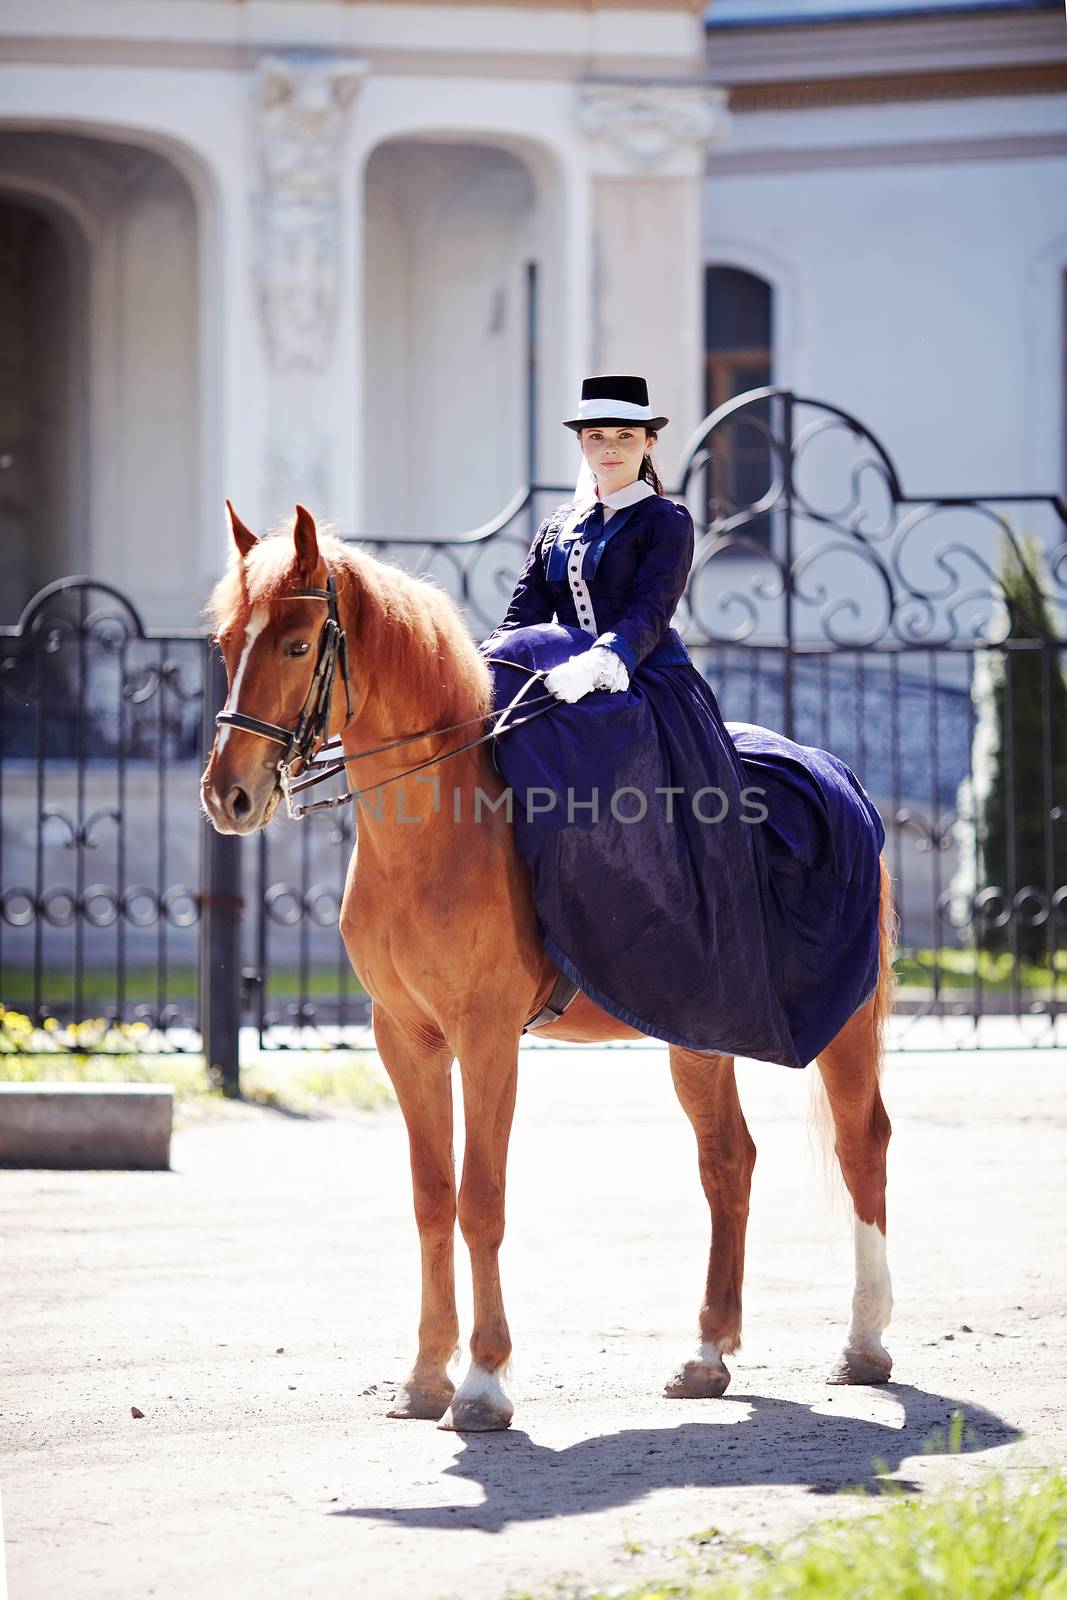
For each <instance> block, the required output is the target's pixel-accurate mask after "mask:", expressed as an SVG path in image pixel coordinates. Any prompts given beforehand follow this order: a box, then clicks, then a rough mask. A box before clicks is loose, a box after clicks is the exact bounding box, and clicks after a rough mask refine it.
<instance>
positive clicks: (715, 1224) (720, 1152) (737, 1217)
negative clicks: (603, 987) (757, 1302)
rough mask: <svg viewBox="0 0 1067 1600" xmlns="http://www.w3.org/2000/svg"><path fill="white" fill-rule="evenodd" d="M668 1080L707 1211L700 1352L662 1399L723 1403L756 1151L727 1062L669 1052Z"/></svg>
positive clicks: (737, 1337)
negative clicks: (692, 1138)
mask: <svg viewBox="0 0 1067 1600" xmlns="http://www.w3.org/2000/svg"><path fill="white" fill-rule="evenodd" d="M670 1052H671V1076H672V1077H673V1079H674V1087H675V1090H676V1092H677V1095H678V1098H679V1100H680V1101H681V1103H682V1108H683V1110H684V1111H685V1114H686V1116H687V1117H688V1118H689V1120H690V1122H691V1123H692V1124H693V1132H694V1133H695V1134H696V1141H697V1153H698V1156H699V1159H700V1181H701V1183H702V1184H703V1186H704V1193H705V1194H706V1195H707V1199H708V1205H709V1207H710V1208H711V1253H710V1256H709V1258H708V1280H707V1287H706V1289H705V1291H704V1302H703V1304H702V1306H701V1308H700V1347H699V1349H698V1351H697V1353H696V1355H695V1356H694V1357H693V1359H692V1360H691V1361H687V1362H685V1364H684V1365H683V1366H682V1367H681V1368H680V1369H679V1371H678V1372H677V1373H676V1374H675V1376H674V1377H673V1378H672V1379H671V1381H670V1382H669V1383H668V1384H667V1386H666V1388H665V1390H664V1393H665V1394H666V1395H667V1396H668V1397H669V1398H670V1399H672V1400H701V1399H706V1398H714V1397H716V1396H718V1395H721V1394H722V1393H723V1392H724V1391H725V1389H726V1386H727V1384H728V1383H729V1382H730V1372H729V1369H728V1368H727V1366H726V1363H725V1362H724V1360H723V1356H724V1355H729V1354H731V1353H732V1352H733V1351H734V1350H736V1349H737V1348H738V1346H739V1345H740V1342H741V1283H742V1279H743V1277H744V1271H745V1230H746V1228H747V1226H748V1198H749V1192H750V1190H751V1187H752V1169H753V1167H754V1166H755V1164H756V1147H755V1145H754V1144H753V1142H752V1138H751V1135H750V1134H749V1131H748V1127H747V1125H746V1123H745V1117H744V1113H743V1111H742V1110H741V1102H740V1100H739V1099H738V1097H737V1083H736V1081H735V1079H734V1061H733V1057H732V1056H709V1055H700V1054H698V1053H697V1052H696V1051H693V1050H682V1049H680V1048H679V1047H677V1046H676V1045H671V1047H670Z"/></svg>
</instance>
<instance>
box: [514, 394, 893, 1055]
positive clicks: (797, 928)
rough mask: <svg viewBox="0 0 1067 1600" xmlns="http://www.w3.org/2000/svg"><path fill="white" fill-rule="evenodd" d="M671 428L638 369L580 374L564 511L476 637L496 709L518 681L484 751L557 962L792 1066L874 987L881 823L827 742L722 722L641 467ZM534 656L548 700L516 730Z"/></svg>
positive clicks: (688, 528) (688, 1041) (684, 575)
mask: <svg viewBox="0 0 1067 1600" xmlns="http://www.w3.org/2000/svg"><path fill="white" fill-rule="evenodd" d="M666 424H667V418H666V417H662V416H654V415H653V414H652V409H651V407H650V405H649V401H648V389H647V385H646V383H645V381H644V379H643V378H638V377H594V378H587V379H586V380H585V382H584V384H583V385H582V398H581V403H580V405H579V408H578V413H577V415H576V416H574V417H571V418H568V419H566V421H565V424H564V425H565V426H566V427H568V428H571V429H572V430H573V431H574V432H575V433H576V434H577V435H578V440H579V444H580V446H581V451H582V456H583V470H582V475H581V476H580V478H579V485H578V489H577V491H576V494H575V503H574V504H573V505H572V506H563V507H559V508H557V510H555V511H554V512H553V513H552V514H551V515H550V516H549V517H547V518H546V519H545V521H544V522H543V523H542V524H541V526H540V527H539V528H538V530H537V533H536V535H535V537H534V540H533V543H532V545H531V547H530V552H529V555H528V556H527V559H526V562H525V564H524V566H523V569H522V571H521V573H520V575H519V579H518V582H517V584H516V586H515V591H514V594H513V595H512V598H511V603H510V605H509V606H508V609H507V612H506V613H505V615H504V618H503V620H502V621H501V623H500V625H499V627H498V628H497V629H496V630H495V631H494V632H493V633H492V634H491V635H490V636H489V638H488V639H487V640H485V642H484V644H483V645H482V650H483V652H484V654H485V655H486V656H487V657H488V658H489V659H490V661H491V662H492V663H493V664H494V671H495V684H496V690H495V704H496V705H497V706H498V707H504V706H506V705H508V704H509V702H510V701H511V700H512V698H513V696H514V695H515V694H516V693H517V692H518V691H519V690H520V689H521V688H522V686H523V684H524V683H526V684H527V692H526V694H525V695H524V697H523V700H522V701H520V705H519V708H518V710H517V711H516V712H515V713H514V715H513V716H512V718H511V719H509V720H510V721H512V722H514V723H515V726H514V727H511V728H507V727H505V728H502V730H501V731H500V732H499V735H498V738H497V739H496V741H495V744H494V753H495V759H496V763H497V767H498V769H499V771H500V772H501V774H502V775H503V777H504V779H505V781H506V782H507V784H508V785H509V787H510V788H511V790H512V791H513V795H514V805H513V818H514V822H515V829H516V836H517V842H518V848H519V851H520V853H521V854H522V856H523V858H524V860H525V861H526V862H527V864H528V866H529V868H530V871H531V874H532V878H533V893H534V903H535V906H536V908H537V913H538V917H539V919H540V923H541V932H542V937H543V939H544V943H545V948H546V950H547V951H548V953H549V955H550V956H551V957H552V959H553V961H555V962H556V964H557V966H558V967H559V968H560V970H561V971H562V972H564V973H565V974H566V975H567V976H568V977H569V978H570V979H571V980H572V982H574V983H576V984H577V985H578V986H579V987H580V988H582V989H584V990H585V991H586V993H588V994H589V995H590V997H591V998H592V999H593V1000H594V1001H596V1003H597V1004H598V1005H600V1006H602V1007H603V1009H605V1010H606V1011H608V1012H609V1013H610V1014H611V1015H613V1016H617V1017H619V1018H620V1020H622V1021H624V1022H627V1023H629V1024H630V1026H632V1027H635V1028H638V1029H640V1030H641V1031H642V1032H644V1033H648V1034H651V1035H652V1036H653V1037H657V1038H661V1039H666V1040H668V1041H669V1042H671V1043H676V1044H680V1045H683V1046H686V1047H688V1048H690V1049H696V1050H707V1051H713V1052H719V1053H722V1054H738V1055H747V1056H756V1057H758V1058H761V1059H764V1060H769V1061H778V1062H781V1063H783V1064H784V1065H789V1066H800V1065H803V1064H805V1063H806V1062H807V1061H810V1060H811V1059H813V1057H814V1055H815V1054H816V1053H817V1049H818V1048H819V1047H821V1045H822V1044H823V1043H825V1042H827V1041H828V1040H829V1039H830V1038H832V1037H833V1035H834V1033H835V1032H836V1031H837V1030H838V1029H839V1028H840V1027H841V1026H843V1024H844V1022H845V1021H846V1020H847V1018H848V1017H849V1016H851V1014H852V1012H853V1011H854V1010H855V1009H856V1008H857V1006H858V1005H859V1004H861V1003H862V1001H863V1000H864V999H865V998H866V996H867V994H868V993H869V992H870V990H871V989H872V988H873V986H874V982H875V979H876V976H877V963H878V948H877V914H876V913H877V904H878V888H879V866H878V855H879V851H880V849H881V845H882V842H883V840H884V832H883V831H882V825H881V821H880V819H879V818H878V814H877V812H876V811H875V809H874V807H873V805H872V804H871V802H870V801H869V800H868V799H867V796H866V795H865V794H864V793H863V790H862V789H861V788H860V786H859V784H858V783H857V782H856V780H855V778H854V777H853V775H852V774H851V772H850V771H849V769H848V768H847V767H845V766H844V764H843V763H842V762H839V761H837V759H836V758H835V757H834V756H831V755H828V754H827V753H826V752H824V751H813V750H808V749H803V748H802V747H801V746H798V745H795V744H793V743H792V741H791V740H788V739H784V738H782V737H781V736H779V735H777V734H774V733H771V732H769V731H768V730H766V729H762V728H760V729H757V728H752V727H749V726H748V725H746V724H734V725H732V730H731V731H728V730H727V727H726V724H725V723H724V722H723V719H722V715H721V712H720V711H719V707H718V704H717V702H716V699H715V696H714V695H713V693H712V691H711V689H710V688H709V687H708V685H707V683H706V682H705V680H704V678H703V676H702V675H701V673H700V672H699V671H698V670H697V668H696V667H695V666H694V664H693V662H692V659H691V658H690V656H689V652H688V651H687V650H686V647H685V645H684V643H683V642H682V639H681V636H680V635H679V634H678V633H677V631H676V630H675V629H674V628H673V627H672V626H671V618H672V616H673V614H674V611H675V607H676V606H677V604H678V602H679V600H680V599H681V597H682V594H683V593H684V590H685V586H686V582H687V579H688V577H689V571H690V567H691V564H692V560H693V551H694V532H693V521H692V518H691V517H690V515H689V512H688V511H687V510H686V509H685V507H684V506H679V505H676V504H675V503H674V502H672V501H670V500H668V499H666V498H665V497H664V495H663V493H662V488H661V485H660V482H659V479H658V477H657V475H656V471H655V468H654V466H653V464H652V459H651V450H652V446H653V444H654V443H655V440H656V437H657V434H658V432H659V430H660V429H661V428H663V427H665V426H666ZM553 616H555V618H556V619H557V620H556V621H555V622H553V620H552V619H553ZM531 670H533V671H537V672H547V676H546V677H545V679H544V688H545V689H547V690H548V691H550V692H551V694H552V695H554V696H555V697H556V703H555V704H554V705H553V707H552V709H551V711H550V712H549V713H548V714H547V715H539V716H530V717H529V718H528V719H527V720H525V721H523V722H521V723H519V720H518V719H519V717H520V716H521V715H522V706H523V703H524V701H531V700H532V699H533V697H534V695H536V694H537V693H538V690H539V685H538V684H536V683H535V684H533V685H532V686H530V678H529V673H530V671H531ZM542 693H543V691H542ZM578 702H581V704H579V703H578ZM828 818H832V821H833V826H832V827H830V826H829V825H828V822H827V819H828ZM772 868H773V873H772ZM798 869H800V870H799V871H798ZM872 892H873V909H874V912H875V915H874V916H873V918H872V917H871V914H870V913H871V909H872V899H871V896H872ZM798 940H799V944H798Z"/></svg>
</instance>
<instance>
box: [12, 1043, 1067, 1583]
mask: <svg viewBox="0 0 1067 1600" xmlns="http://www.w3.org/2000/svg"><path fill="white" fill-rule="evenodd" d="M739 1071H740V1082H741V1091H742V1098H743V1100H744V1102H745V1106H746V1111H747V1113H748V1116H749V1121H750V1125H751V1127H752V1130H753V1133H754V1135H755V1138H756V1142H757V1145H758V1146H759V1151H760V1158H759V1160H758V1162H757V1167H756V1178H755V1186H754V1195H753V1212H752V1221H751V1226H750V1231H749V1251H748V1263H749V1270H748V1278H747V1295H746V1308H745V1309H746V1318H745V1322H746V1330H747V1335H746V1342H745V1347H744V1350H743V1351H742V1353H741V1355H740V1356H739V1357H737V1358H735V1360H734V1362H733V1367H734V1373H735V1376H734V1382H733V1386H732V1387H731V1389H730V1390H729V1392H728V1394H727V1396H726V1398H725V1399H723V1400H720V1401H705V1402H689V1401H667V1400H664V1399H662V1398H660V1395H659V1391H660V1388H661V1385H662V1383H663V1381H664V1379H665V1378H667V1377H668V1376H669V1375H670V1373H671V1372H672V1371H673V1369H674V1366H675V1365H676V1362H677V1360H678V1358H679V1357H680V1356H682V1355H684V1354H687V1353H688V1350H689V1345H690V1343H691V1339H692V1336H693V1333H694V1329H695V1319H696V1311H697V1305H698V1302H699V1297H700V1290H701V1286H702V1281H703V1272H704V1264H705V1255H706V1247H707V1223H706V1212H705V1208H704V1202H703V1197H702V1195H701V1193H700V1189H699V1184H698V1179H697V1171H696V1159H695V1148H694V1146H693V1144H692V1136H691V1134H690V1132H689V1128H688V1124H687V1123H686V1122H685V1120H684V1118H683V1117H682V1114H681V1112H680V1110H679V1108H678V1107H677V1105H676V1103H675V1101H674V1099H673V1095H672V1091H671V1088H670V1081H669V1075H668V1071H667V1065H666V1050H665V1049H663V1048H659V1047H644V1046H634V1047H631V1048H629V1049H628V1050H626V1051H625V1052H607V1051H601V1052H587V1053H586V1052H574V1051H562V1050H551V1049H546V1048H544V1047H540V1048H537V1047H531V1048H529V1049H528V1050H527V1051H525V1052H524V1061H523V1069H522V1076H521V1083H520V1092H519V1109H518V1116H517V1122H516V1131H515V1135H514V1139H513V1145H512V1160H511V1170H510V1187H509V1228H508V1237H507V1241H506V1244H505V1250H504V1256H503V1272H504V1285H505V1292H506V1294H507V1298H508V1307H509V1313H510V1318H511V1325H512V1332H513V1336H514V1339H515V1350H516V1353H515V1358H514V1364H513V1371H512V1374H511V1378H510V1382H509V1385H508V1388H509V1392H510V1393H511V1396H512V1399H513V1400H514V1402H515V1407H516V1415H515V1423H514V1426H513V1428H512V1430H511V1431H510V1432H509V1433H507V1434H502V1435H491V1436H467V1437H460V1436H456V1435H454V1434H447V1433H441V1432H439V1431H438V1430H437V1429H436V1428H434V1427H433V1425H432V1424H427V1423H400V1422H393V1421H389V1420H387V1419H386V1418H385V1415H384V1412H385V1408H386V1403H387V1400H388V1397H389V1394H390V1392H391V1385H392V1384H394V1383H395V1382H396V1381H397V1380H399V1379H400V1378H401V1377H402V1376H403V1373H404V1370H405V1368H406V1365H407V1363H408V1361H409V1360H410V1357H411V1355H412V1353H413V1344H414V1334H415V1325H416V1317H417V1292H418V1285H417V1252H416V1241H415V1231H414V1224H413V1222H412V1221H411V1219H410V1211H409V1194H408V1167H407V1152H406V1140H405V1136H404V1131H403V1126H402V1124H401V1122H400V1119H399V1116H398V1115H396V1114H395V1113H390V1112H386V1113H383V1114H381V1115H376V1116H375V1115H357V1114H351V1115H344V1116H340V1117H336V1118H330V1119H322V1120H306V1119H300V1118H295V1117H288V1116H285V1115H281V1114H279V1113H276V1112H272V1111H267V1110H260V1109H257V1108H251V1107H243V1106H234V1107H230V1108H227V1112H226V1114H225V1115H223V1116H220V1117H218V1118H215V1119H209V1120H204V1121H200V1122H194V1123H192V1124H190V1125H189V1126H187V1127H186V1128H184V1129H183V1130H182V1131H180V1132H179V1133H178V1134H177V1135H176V1137H175V1148H174V1168H175V1170H174V1171H173V1172H171V1173H166V1174H138V1173H47V1172H18V1173H4V1174H0V1195H2V1197H3V1199H2V1205H0V1213H2V1218H3V1221H2V1232H3V1243H2V1245H0V1251H2V1255H0V1260H2V1263H3V1296H4V1315H3V1342H2V1347H3V1361H4V1372H3V1379H2V1415H0V1474H2V1477H0V1482H2V1488H3V1501H4V1516H5V1522H6V1530H7V1561H8V1574H9V1581H10V1587H11V1595H12V1600H44V1597H46V1596H47V1597H48V1600H53V1597H54V1596H56V1595H60V1594H62V1595H64V1596H69V1597H71V1600H102V1597H104V1596H108V1597H112V1596H113V1597H116V1600H119V1597H121V1600H140V1597H141V1596H148V1595H155V1596H160V1597H166V1600H171V1597H174V1600H177V1597H179V1596H181V1597H183V1600H186V1597H188V1596H191V1595H195V1596H196V1597H197V1600H244V1597H249V1600H252V1597H256V1600H274V1597H276V1596H277V1597H279V1600H280V1597H285V1600H295V1597H301V1596H305V1595H306V1596H314V1597H316V1600H333V1597H338V1600H339V1597H341V1596H346V1597H347V1596H349V1595H351V1594H352V1593H353V1592H356V1593H360V1594H362V1595H367V1596H370V1597H373V1600H377V1597H379V1596H390V1597H391V1596H398V1597H399V1596H403V1597H405V1600H408V1597H411V1600H443V1597H446V1596H448V1597H451V1596H463V1597H472V1600H477V1597H493V1600H499V1597H502V1596H503V1595H504V1594H505V1593H506V1592H507V1591H508V1589H509V1588H511V1587H520V1586H533V1585H537V1584H539V1583H542V1582H545V1581H547V1580H549V1579H551V1578H554V1577H559V1576H563V1575H571V1574H573V1575H580V1576H586V1577H589V1578H594V1577H595V1578H597V1579H600V1580H602V1581H605V1582H623V1581H625V1580H626V1579H628V1578H636V1577H638V1576H640V1575H643V1574H645V1573H647V1572H652V1571H655V1570H656V1569H657V1568H659V1567H661V1566H662V1564H663V1561H664V1560H665V1559H666V1558H667V1556H668V1555H669V1554H670V1553H671V1552H672V1551H674V1550H676V1549H677V1548H678V1546H679V1545H680V1544H682V1543H683V1542H684V1541H685V1540H686V1539H687V1538H689V1537H691V1536H692V1535H694V1534H697V1533H698V1532H700V1531H701V1530H704V1529H707V1528H708V1527H709V1526H714V1527H717V1528H720V1529H723V1530H725V1531H728V1532H734V1533H743V1534H745V1535H749V1536H767V1535H772V1536H773V1535H777V1534H781V1533H784V1532H787V1531H789V1530H790V1529H792V1528H794V1527H797V1526H799V1525H800V1524H802V1523H804V1522H805V1521H808V1520H810V1519H812V1518H813V1517H816V1516H818V1515H820V1514H821V1513H823V1512H826V1511H836V1510H838V1509H840V1507H841V1505H842V1502H841V1501H840V1499H838V1498H837V1497H836V1496H835V1494H834V1491H836V1490H838V1489H840V1488H841V1487H842V1486H845V1485H849V1484H856V1483H869V1482H871V1472H872V1463H873V1462H874V1461H876V1460H881V1461H883V1462H885V1463H887V1464H888V1466H889V1468H890V1469H891V1470H892V1471H893V1472H894V1473H895V1474H896V1475H897V1477H898V1478H899V1479H900V1481H902V1482H906V1483H908V1484H911V1485H915V1486H917V1487H920V1488H925V1487H928V1486H932V1485H935V1484H939V1483H942V1482H944V1481H946V1480H955V1481H968V1482H969V1481H972V1480H973V1479H974V1478H975V1476H977V1475H978V1474H980V1473H982V1472H984V1471H985V1470H987V1468H988V1467H990V1466H992V1465H994V1464H1001V1465H1006V1464H1011V1465H1015V1466H1022V1465H1025V1464H1028V1463H1033V1462H1038V1461H1047V1460H1060V1461H1062V1460H1063V1459H1064V1453H1065V1452H1064V1443H1065V1433H1067V1424H1065V1421H1064V1416H1065V1412H1064V1398H1065V1393H1064V1391H1065V1384H1064V1361H1063V1350H1064V1337H1063V1310H1062V1308H1063V1305H1064V1299H1065V1295H1064V1290H1065V1287H1067V1285H1065V1278H1067V1271H1065V1263H1064V1252H1063V1247H1062V1219H1063V1216H1064V1201H1065V1198H1067V1195H1065V1181H1064V1173H1065V1171H1067V1164H1065V1153H1067V1139H1065V1128H1067V1082H1065V1078H1064V1057H1063V1054H1062V1052H1061V1053H1060V1054H1059V1055H1058V1056H1057V1055H1054V1054H1052V1053H1041V1054H1037V1053H1034V1054H1028V1053H1026V1052H1022V1051H1019V1052H1015V1053H1010V1054H1005V1053H999V1052H998V1053H989V1054H987V1055H986V1057H985V1058H984V1059H981V1058H979V1057H978V1056H976V1055H959V1056H946V1055H938V1054H930V1055H922V1056H916V1055H907V1056H903V1055H902V1056H898V1057H895V1058H894V1059H893V1060H892V1062H891V1064H890V1067H889V1070H888V1073H887V1078H886V1084H885V1092H886V1100H887V1104H888V1106H889V1110H890V1114H891V1116H892V1117H893V1121H894V1125H895V1137H894V1141H893V1144H892V1147H891V1150H890V1162H891V1166H890V1265H891V1268H892V1271H893V1278H894V1288H895V1293H896V1303H897V1313H896V1318H895V1320H894V1323H893V1325H892V1327H891V1328H890V1330H889V1334H888V1336H887V1344H888V1346H889V1348H890V1350H891V1351H892V1353H893V1355H894V1357H895V1360H896V1370H895V1373H894V1378H895V1380H896V1381H895V1382H894V1383H893V1385H892V1386H891V1387H889V1388H888V1389H881V1390H876V1389H858V1390H842V1389H829V1388H827V1387H825V1386H824V1383H823V1378H824V1377H825V1374H826V1372H827V1371H828V1370H829V1367H830V1365H831V1361H832V1358H833V1357H834V1355H835V1354H836V1351H837V1349H838V1347H839V1342H840V1339H841V1337H842V1334H843V1332H844V1327H845V1322H846V1319H847V1310H848V1303H849V1296H850V1291H851V1246H850V1230H849V1225H848V1220H847V1215H846V1213H845V1211H844V1210H843V1209H841V1208H840V1207H839V1206H838V1205H837V1203H836V1202H835V1201H834V1200H833V1199H832V1198H828V1191H827V1188H826V1185H825V1183H824V1182H823V1179H822V1177H821V1175H820V1172H819V1167H818V1163H817V1162H816V1160H815V1159H814V1157H813V1153H812V1143H811V1140H810V1138H809V1134H808V1115H807V1112H808V1086H807V1082H806V1077H807V1075H806V1074H802V1073H790V1072H787V1071H786V1070H784V1069H779V1068H774V1067H769V1066H765V1065H759V1064H748V1063H746V1064H744V1065H743V1066H742V1067H741V1068H740V1069H739ZM460 1263H461V1276H460V1286H461V1308H462V1309H461V1316H462V1319H463V1326H464V1329H465V1331H466V1330H469V1309H468V1301H469V1294H468V1283H467V1273H466V1263H465V1260H464V1259H463V1257H462V1256H461V1258H460ZM956 1406H959V1407H961V1408H962V1409H963V1410H964V1412H965V1413H966V1415H967V1417H968V1419H969V1421H970V1425H971V1428H972V1430H973V1436H974V1437H973V1443H972V1447H971V1449H970V1451H969V1452H968V1453H966V1454H964V1455H962V1456H954V1457H947V1456H945V1455H944V1454H937V1453H930V1452H929V1450H926V1451H924V1445H927V1444H928V1441H930V1440H931V1439H932V1438H933V1437H934V1436H935V1435H936V1434H937V1432H938V1430H942V1431H943V1430H944V1427H945V1421H946V1417H947V1415H948V1414H949V1413H950V1412H951V1411H952V1410H953V1408H954V1407H956ZM131 1407H137V1408H138V1409H139V1410H141V1411H142V1412H143V1413H144V1416H143V1418H141V1419H136V1418H134V1417H133V1416H132V1415H131ZM855 1503H856V1502H854V1501H846V1502H845V1504H846V1505H855Z"/></svg>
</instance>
